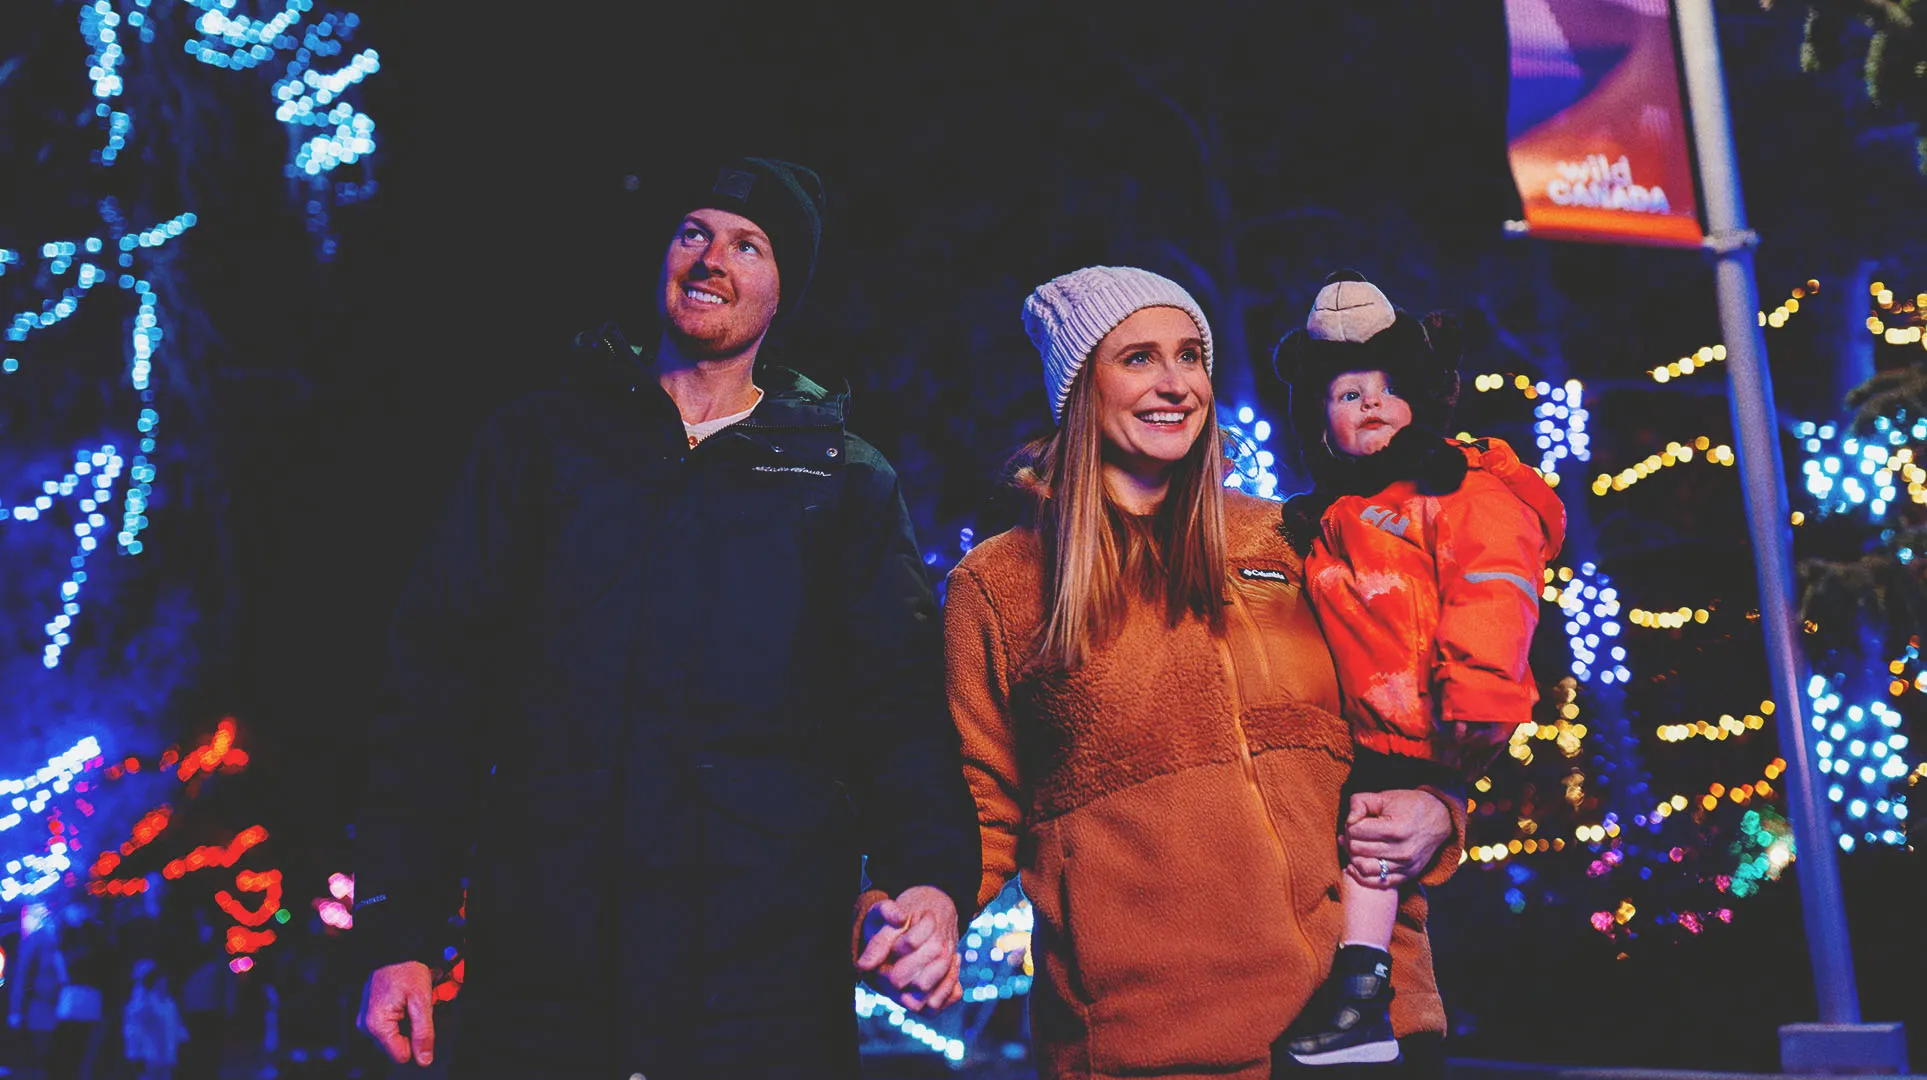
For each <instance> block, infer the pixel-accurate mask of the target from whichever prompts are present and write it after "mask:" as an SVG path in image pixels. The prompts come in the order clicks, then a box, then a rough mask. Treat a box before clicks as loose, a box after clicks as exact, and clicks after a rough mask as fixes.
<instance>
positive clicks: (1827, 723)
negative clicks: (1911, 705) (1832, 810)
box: [1807, 675, 1913, 851]
mask: <svg viewBox="0 0 1927 1080" xmlns="http://www.w3.org/2000/svg"><path fill="white" fill-rule="evenodd" d="M1844 682H1845V676H1844V675H1835V676H1834V677H1833V678H1831V679H1829V678H1827V677H1825V676H1822V675H1814V676H1813V677H1812V678H1811V679H1809V680H1808V681H1807V698H1808V700H1809V701H1810V702H1811V703H1812V704H1811V713H1812V717H1813V719H1812V721H1811V723H1812V725H1813V731H1814V733H1815V735H1816V736H1817V737H1816V738H1815V739H1814V743H1813V753H1814V758H1815V768H1817V769H1818V770H1819V772H1820V775H1821V776H1822V777H1824V778H1825V779H1826V780H1827V783H1828V787H1827V801H1829V802H1831V803H1833V804H1835V805H1836V806H1838V807H1840V808H1841V810H1843V811H1844V816H1837V817H1836V821H1837V822H1838V823H1839V824H1840V826H1841V829H1842V831H1841V835H1840V846H1841V848H1842V849H1843V850H1846V851H1852V850H1853V848H1854V845H1855V844H1857V843H1861V842H1865V843H1869V844H1898V843H1903V842H1904V840H1905V836H1906V821H1907V814H1908V807H1907V796H1906V795H1905V793H1904V792H1903V791H1901V790H1899V789H1900V787H1901V785H1900V781H1902V780H1903V779H1905V778H1906V777H1907V776H1908V774H1909V773H1910V772H1911V771H1913V766H1910V765H1909V764H1908V762H1907V760H1906V753H1905V752H1906V751H1907V750H1908V748H1909V742H1908V738H1907V736H1906V735H1904V734H1901V733H1900V731H1899V728H1900V724H1901V715H1900V713H1899V712H1897V711H1895V710H1893V709H1891V708H1889V707H1888V706H1887V704H1886V703H1885V702H1883V701H1879V700H1877V699H1876V700H1874V701H1873V702H1871V703H1870V704H1868V705H1865V706H1861V705H1846V704H1845V702H1844V700H1843V699H1842V698H1841V696H1840V692H1839V688H1840V686H1841V684H1843V683H1844Z"/></svg>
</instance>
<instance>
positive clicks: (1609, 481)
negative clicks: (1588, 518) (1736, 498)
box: [1592, 435, 1738, 495]
mask: <svg viewBox="0 0 1927 1080" xmlns="http://www.w3.org/2000/svg"><path fill="white" fill-rule="evenodd" d="M1701 453H1704V454H1705V456H1706V460H1707V461H1710V462H1712V463H1713V464H1715V465H1725V466H1727V467H1729V468H1730V467H1732V466H1733V465H1734V464H1736V462H1737V460H1738V459H1736V458H1735V457H1734V456H1733V448H1732V447H1731V446H1728V445H1726V444H1725V443H1717V444H1716V443H1714V442H1713V440H1712V439H1710V438H1708V437H1707V436H1705V435H1701V436H1700V437H1699V438H1697V439H1694V440H1693V441H1692V442H1690V443H1677V442H1672V443H1667V444H1666V449H1665V450H1664V451H1663V452H1661V453H1658V454H1652V455H1649V456H1648V457H1647V458H1646V459H1645V460H1644V461H1639V462H1635V463H1634V464H1633V465H1632V466H1631V467H1630V468H1625V469H1621V470H1620V471H1619V472H1617V473H1600V474H1599V475H1598V476H1597V477H1594V478H1593V482H1592V493H1593V494H1594V495H1604V494H1606V493H1607V492H1609V491H1624V490H1626V489H1627V488H1629V487H1632V486H1633V485H1634V484H1637V483H1639V482H1640V481H1641V480H1644V479H1646V478H1647V477H1649V476H1651V475H1653V474H1654V473H1656V472H1658V471H1659V470H1661V469H1666V468H1671V467H1672V466H1674V465H1681V464H1684V463H1686V462H1688V461H1691V460H1693V458H1694V457H1696V456H1698V455H1699V454H1701Z"/></svg>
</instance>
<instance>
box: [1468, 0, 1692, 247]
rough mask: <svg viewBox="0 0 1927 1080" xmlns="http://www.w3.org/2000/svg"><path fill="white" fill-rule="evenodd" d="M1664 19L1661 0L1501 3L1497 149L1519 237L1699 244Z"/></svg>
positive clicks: (1667, 14)
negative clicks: (1517, 214)
mask: <svg viewBox="0 0 1927 1080" xmlns="http://www.w3.org/2000/svg"><path fill="white" fill-rule="evenodd" d="M1671 15H1672V13H1671V10H1670V5H1669V3H1668V0H1505V17H1506V28H1507V32H1508V34H1509V35H1510V37H1511V43H1512V80H1511V96H1510V98H1509V101H1508V105H1507V109H1506V148H1507V154H1508V156H1509V157H1510V158H1511V162H1512V178H1513V181H1514V182H1515V183H1516V184H1517V185H1518V187H1519V197H1520V199H1521V201H1523V202H1524V204H1525V223H1526V231H1527V232H1528V233H1529V234H1530V235H1532V236H1536V237H1545V238H1548V239H1555V240H1590V241H1595V242H1600V243H1609V244H1646V245H1667V246H1680V247H1694V246H1697V245H1698V244H1699V243H1700V240H1701V237H1702V235H1703V233H1702V230H1701V228H1700V223H1699V210H1698V207H1697V205H1696V204H1695V200H1694V197H1693V171H1692V168H1693V167H1692V158H1691V155H1690V154H1689V152H1688V146H1689V143H1688V142H1687V138H1688V136H1687V131H1686V110H1685V106H1684V104H1683V103H1682V99H1681V98H1680V87H1679V74H1678V68H1677V66H1676V62H1675V59H1674V51H1673V30H1672V17H1671Z"/></svg>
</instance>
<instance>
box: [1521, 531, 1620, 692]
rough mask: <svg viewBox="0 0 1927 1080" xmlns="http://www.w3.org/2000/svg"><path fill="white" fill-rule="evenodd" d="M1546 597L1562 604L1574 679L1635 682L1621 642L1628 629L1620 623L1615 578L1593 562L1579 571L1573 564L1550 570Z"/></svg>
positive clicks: (1549, 600)
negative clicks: (1572, 566)
mask: <svg viewBox="0 0 1927 1080" xmlns="http://www.w3.org/2000/svg"><path fill="white" fill-rule="evenodd" d="M1543 596H1544V599H1545V600H1546V601H1548V602H1550V603H1556V604H1558V605H1559V612H1560V614H1562V615H1564V616H1565V631H1566V643H1567V645H1568V646H1569V647H1570V648H1571V650H1572V674H1573V677H1574V678H1576V679H1578V680H1579V681H1580V682H1585V683H1589V682H1592V681H1593V679H1594V678H1595V677H1596V678H1597V679H1598V680H1599V682H1600V683H1601V684H1602V685H1606V686H1610V685H1612V684H1613V683H1615V682H1617V683H1621V684H1624V683H1627V682H1629V681H1631V679H1632V672H1631V671H1629V670H1627V668H1626V648H1625V646H1624V645H1622V644H1621V643H1620V641H1619V635H1620V631H1621V630H1622V629H1624V628H1623V627H1622V626H1621V625H1620V622H1619V608H1620V604H1619V590H1618V589H1615V588H1614V587H1613V585H1612V578H1610V577H1608V576H1607V575H1605V574H1602V573H1600V572H1599V568H1598V567H1597V566H1596V565H1594V564H1592V563H1589V562H1588V563H1582V564H1580V566H1579V569H1578V570H1577V571H1575V570H1573V569H1572V568H1571V567H1560V568H1559V569H1558V570H1557V571H1556V572H1555V571H1550V570H1548V571H1547V572H1546V587H1545V591H1544V593H1543ZM1602 657H1603V658H1602Z"/></svg>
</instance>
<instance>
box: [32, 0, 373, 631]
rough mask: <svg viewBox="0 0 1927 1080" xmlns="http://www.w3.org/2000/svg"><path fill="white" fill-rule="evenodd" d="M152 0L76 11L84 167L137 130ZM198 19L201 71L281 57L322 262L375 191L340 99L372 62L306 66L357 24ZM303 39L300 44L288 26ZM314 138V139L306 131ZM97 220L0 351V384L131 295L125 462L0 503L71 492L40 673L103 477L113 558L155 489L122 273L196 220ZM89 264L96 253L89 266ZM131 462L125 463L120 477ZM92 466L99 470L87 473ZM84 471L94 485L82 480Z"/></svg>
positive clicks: (66, 249)
mask: <svg viewBox="0 0 1927 1080" xmlns="http://www.w3.org/2000/svg"><path fill="white" fill-rule="evenodd" d="M150 3H151V0H133V4H132V6H131V7H130V8H128V9H127V10H126V13H125V15H124V16H123V14H122V12H121V11H120V10H117V9H116V7H115V5H114V4H113V3H112V2H111V0H94V2H92V3H84V4H82V5H81V7H80V10H79V24H80V33H81V37H82V39H83V41H84V42H85V43H86V45H87V76H88V81H89V84H90V86H91V88H92V96H93V97H94V98H95V99H96V104H95V106H94V115H95V118H96V119H97V120H98V122H99V123H100V125H101V128H102V131H103V132H104V144H103V145H102V147H101V148H100V149H98V150H96V151H94V152H93V158H92V159H93V161H95V162H96V163H97V164H99V165H101V166H103V167H111V166H113V164H114V163H115V161H116V160H117V159H118V157H119V155H120V153H121V151H122V150H124V149H126V147H127V145H128V140H129V139H130V138H131V137H132V134H133V130H134V120H133V117H132V116H131V115H130V114H129V113H126V112H122V111H120V110H118V109H116V108H115V107H114V106H113V102H114V101H115V100H116V99H118V98H120V97H121V95H122V92H123V91H124V89H125V86H126V84H125V80H124V78H123V76H122V74H121V71H122V69H123V67H124V66H125V64H126V62H127V60H128V47H129V45H130V44H131V43H132V41H133V40H134V39H138V40H139V41H141V42H143V43H151V42H152V41H153V40H154V36H155V35H154V27H153V21H152V16H151V13H150V12H149V11H148V8H149V6H150ZM190 4H191V6H192V7H193V8H195V9H197V10H198V11H199V12H200V13H201V14H200V15H199V17H198V19H197V20H196V23H195V28H196V30H197V31H198V32H199V33H200V34H201V37H199V38H197V39H194V40H190V41H189V42H188V43H187V45H186V51H187V52H188V53H189V55H192V56H193V57H195V58H196V59H197V60H199V61H201V62H202V63H205V64H209V65H211V66H214V67H218V68H229V69H246V68H251V67H255V66H257V65H260V64H262V63H265V62H267V61H269V60H273V59H276V58H277V57H279V56H280V55H281V54H289V57H290V58H289V59H287V60H286V61H285V63H284V64H283V65H282V76H281V78H279V79H278V80H277V81H276V82H275V83H274V85H273V88H272V95H273V98H274V100H275V102H276V111H275V116H276V118H277V119H278V120H280V121H281V122H282V123H283V124H286V125H288V126H289V127H290V129H291V131H293V132H297V133H302V134H304V135H305V137H304V138H301V139H298V140H297V139H291V140H290V143H291V149H290V151H289V161H288V164H287V166H286V172H287V175H288V176H289V177H291V178H303V177H305V178H306V179H307V180H308V181H309V183H310V198H309V199H308V201H307V205H306V210H307V218H308V228H309V230H310V232H312V233H314V234H315V237H316V243H317V251H318V255H319V257H320V258H321V259H323V260H324V261H326V260H327V259H329V258H331V257H332V256H333V254H334V251H335V247H336V242H335V239H334V238H333V236H332V235H330V234H329V232H328V228H327V207H328V206H329V205H344V204H346V203H351V202H356V201H360V200H362V199H365V198H368V197H370V196H372V195H373V194H374V193H375V190H376V184H375V181H374V179H373V178H372V176H371V175H369V174H368V166H367V163H368V159H369V156H370V155H372V154H373V153H374V150H375V137H374V136H375V126H374V121H373V120H372V119H370V118H369V117H368V115H367V114H366V113H363V112H361V111H359V110H357V109H355V108H353V107H352V106H351V105H350V104H349V103H348V102H347V101H345V100H343V99H344V97H345V96H346V95H347V94H348V93H349V91H350V90H351V89H352V88H353V87H355V86H356V85H358V84H360V83H361V82H362V81H363V80H365V79H366V78H367V77H368V76H369V75H372V74H374V73H376V72H378V71H380V70H381V59H380V56H379V54H378V53H377V52H376V51H375V50H373V49H362V50H360V51H359V52H357V53H355V54H354V55H353V56H352V57H351V58H349V59H348V60H347V61H346V62H345V63H343V64H341V65H340V66H338V67H336V68H334V69H333V70H330V71H325V72H324V71H322V70H320V69H319V68H318V67H317V66H316V65H317V63H319V62H321V61H324V60H327V59H329V58H333V57H339V56H341V55H343V53H344V49H345V45H344V43H345V42H346V41H347V40H348V39H349V38H351V37H352V35H353V33H354V31H355V29H356V27H357V26H358V25H359V22H360V20H359V18H358V16H356V15H355V14H354V13H352V12H350V13H346V14H341V15H324V16H322V17H320V18H319V19H317V20H315V21H314V22H312V23H310V24H307V25H305V26H303V25H302V24H303V22H304V20H305V19H306V17H307V13H308V12H310V11H311V10H312V9H313V0H288V3H287V4H286V6H285V7H284V8H283V10H282V11H281V12H280V13H279V14H277V15H275V16H273V17H272V18H268V19H259V20H257V19H250V18H249V17H247V16H245V15H232V14H230V11H231V10H232V8H233V2H232V0H190ZM297 30H299V31H300V34H299V36H298V37H297V36H296V31H297ZM310 132H312V133H310ZM357 162H359V163H361V164H362V167H363V176H362V177H361V179H360V181H359V182H341V183H335V182H333V181H332V180H331V179H330V174H332V173H333V172H334V171H335V170H336V169H337V168H338V167H340V166H342V165H352V164H355V163H357ZM99 217H100V220H101V222H102V224H103V225H104V226H105V228H104V229H103V230H102V234H101V235H94V236H88V237H85V238H83V239H80V240H57V241H49V242H46V243H43V244H41V245H40V248H39V250H40V254H41V259H42V261H43V263H44V270H45V273H46V276H47V277H48V278H51V279H60V278H64V277H65V276H66V275H67V274H68V272H69V271H70V270H71V271H74V279H73V283H72V284H71V285H65V286H63V287H62V288H61V289H60V290H59V292H58V293H57V294H56V295H54V296H49V297H47V298H45V299H43V300H42V301H41V302H40V303H39V304H38V305H37V310H36V309H35V308H28V309H26V310H23V311H19V312H17V313H15V314H14V316H13V317H12V319H11V321H10V323H9V325H8V326H7V329H6V332H5V337H6V342H7V344H6V351H5V353H4V355H0V375H4V374H11V373H13V372H16V371H18V370H19V369H20V355H18V350H19V347H20V346H21V345H23V344H25V343H26V342H27V341H28V339H29V338H30V337H31V336H32V335H33V334H35V333H37V332H39V331H43V330H46V329H48V328H51V327H53V326H56V325H58V324H59V323H61V322H64V321H65V320H67V319H68V318H71V317H72V316H73V315H74V314H75V313H76V312H77V311H79V310H80V306H81V303H82V301H83V300H84V299H85V298H86V297H87V296H88V295H89V294H90V293H91V292H92V290H93V289H94V287H95V286H97V285H99V284H101V283H103V282H105V281H108V280H109V279H110V278H112V279H113V280H114V281H115V283H116V284H117V286H118V288H119V289H120V290H122V291H125V292H131V293H132V294H133V299H134V301H135V309H136V310H135V314H134V319H133V329H132V333H131V340H130V353H129V381H130V383H131V384H132V386H133V388H134V390H135V391H136V392H137V393H138V394H139V396H140V404H141V408H140V411H139V413H138V415H137V417H136V418H135V423H134V426H135V429H136V431H137V436H136V438H135V439H134V440H132V441H133V443H134V444H135V445H136V446H137V450H136V452H135V453H133V454H132V455H131V456H130V457H129V458H127V459H123V458H122V457H121V455H120V453H119V452H118V450H117V446H116V444H112V443H109V444H103V445H101V446H99V447H88V448H83V449H81V450H79V451H77V453H76V459H75V460H76V468H75V469H74V471H73V472H70V473H68V474H67V476H65V477H63V478H61V479H60V480H44V481H42V482H41V483H40V485H39V486H40V488H41V491H40V493H39V494H37V495H32V496H29V497H28V498H27V499H25V500H20V501H16V503H15V504H14V505H13V506H12V507H11V511H12V512H11V513H6V512H5V511H6V510H7V509H8V508H7V507H6V506H4V505H0V522H7V521H13V522H20V521H34V520H37V519H38V518H39V517H40V515H41V514H42V513H44V512H46V511H49V510H51V509H52V499H53V496H55V495H56V494H59V495H61V496H63V497H64V496H71V495H74V494H76V492H78V494H79V496H80V497H79V498H78V499H76V500H75V501H76V502H77V504H78V505H77V507H76V513H75V514H74V517H75V522H74V524H73V529H74V531H75V535H76V537H77V540H78V544H77V548H78V550H77V551H76V552H75V554H74V555H73V556H72V557H71V559H70V562H71V564H72V571H73V572H72V574H71V575H70V576H69V577H68V578H67V580H66V581H64V582H62V583H61V586H60V589H61V597H60V610H59V611H58V613H56V614H55V615H54V616H53V617H52V619H51V620H50V621H49V622H48V624H47V636H48V638H49V643H48V644H47V645H46V646H45V647H44V649H43V654H42V663H43V665H44V666H45V667H47V668H49V669H51V668H54V667H57V666H58V665H59V663H60V659H61V655H62V653H63V651H64V650H65V649H66V648H67V647H68V646H69V645H71V644H72V637H71V634H70V628H71V626H72V623H73V620H74V618H75V617H76V616H77V615H78V614H79V610H80V603H79V594H80V591H81V586H83V585H84V584H85V583H86V581H87V572H86V569H85V563H86V561H87V558H88V556H90V555H91V554H92V553H93V552H94V551H95V550H96V548H97V547H98V544H99V541H98V539H97V538H96V536H95V535H94V533H95V530H100V529H103V528H104V527H105V525H106V520H105V514H104V513H103V512H102V510H101V508H102V507H104V506H105V505H106V504H107V503H108V502H110V501H111V500H112V498H113V497H114V495H115V491H114V483H113V482H114V481H115V480H116V479H118V478H119V476H120V475H121V473H122V471H123V469H124V468H126V469H127V472H128V475H129V477H130V479H129V482H128V483H127V485H126V490H125V492H124V493H123V497H122V507H121V509H122V513H121V527H120V528H119V529H118V530H116V533H115V539H116V542H117V548H116V550H117V551H118V552H119V553H120V554H123V555H138V554H140V553H141V550H142V546H143V542H142V541H141V539H140V533H141V532H142V530H144V529H145V528H146V527H147V524H148V519H147V516H146V511H147V508H148V503H149V501H150V497H151V495H152V494H153V486H152V485H153V481H154V466H153V464H152V463H151V462H150V460H149V459H148V456H147V455H149V454H152V453H153V452H154V447H155V432H156V430H157V429H158V427H159V424H160V414H159V412H158V411H157V410H156V409H155V407H154V395H153V391H152V388H151V386H150V381H151V377H152V374H153V364H154V362H155V354H156V349H157V346H158V345H159V343H160V341H161V339H162V337H163V329H162V314H161V311H160V306H159V303H158V301H157V299H156V297H155V295H154V292H153V289H152V287H151V285H150V284H149V283H148V282H147V281H146V280H145V279H144V278H142V277H140V276H139V275H138V274H136V273H134V272H133V269H134V266H135V262H136V254H137V252H141V251H152V250H154V249H158V248H160V247H162V246H164V245H166V244H167V243H168V242H169V241H171V240H173V239H175V238H177V237H179V236H180V235H181V234H182V233H183V232H185V231H186V230H187V229H190V228H192V227H193V226H194V225H195V224H196V222H197V218H196V216H195V214H194V213H192V212H191V211H190V212H184V213H182V214H179V215H177V216H175V217H173V218H170V219H168V220H165V221H162V222H159V223H157V224H154V225H151V226H148V227H145V228H129V226H128V222H127V221H126V219H125V218H124V216H123V215H122V214H121V212H120V208H119V205H118V202H117V200H116V199H115V198H114V197H112V196H108V197H106V198H104V199H102V200H101V201H100V203H99ZM96 256H98V257H99V258H98V259H97V258H95V257H96ZM108 257H113V258H115V260H116V261H117V262H118V265H119V269H120V273H118V274H117V275H116V274H113V273H111V272H110V271H108V270H106V269H103V264H105V262H106V259H107V258H108ZM20 261H21V260H20V253H19V252H17V251H14V250H11V249H5V250H0V274H4V273H5V272H6V270H7V268H8V267H9V266H18V265H20ZM130 466H131V468H130ZM94 470H99V471H98V472H94ZM90 472H94V475H93V477H92V482H91V483H83V482H81V481H80V478H81V477H86V476H88V474H89V473H90Z"/></svg>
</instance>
